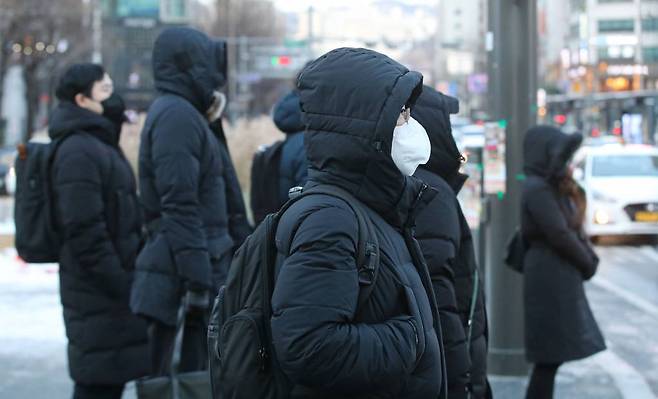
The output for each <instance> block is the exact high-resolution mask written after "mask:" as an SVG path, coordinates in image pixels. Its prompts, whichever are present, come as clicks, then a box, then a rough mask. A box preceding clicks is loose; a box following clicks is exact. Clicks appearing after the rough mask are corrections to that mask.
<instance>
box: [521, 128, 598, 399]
mask: <svg viewBox="0 0 658 399" xmlns="http://www.w3.org/2000/svg"><path fill="white" fill-rule="evenodd" d="M582 139H583V138H582V136H581V135H580V134H571V135H567V134H564V133H562V132H561V131H560V130H558V129H557V128H555V127H551V126H536V127H533V128H531V129H530V130H528V132H527V133H526V135H525V139H524V143H523V153H524V172H525V174H526V176H527V178H526V180H525V182H524V184H523V191H522V197H521V232H522V234H523V238H524V239H525V241H526V242H527V245H528V249H527V252H526V253H525V257H524V269H523V270H524V271H523V278H524V294H523V297H524V313H525V342H526V358H527V359H528V361H529V362H530V363H533V364H534V365H535V367H534V370H533V374H532V377H531V380H530V384H529V387H528V393H527V398H529V399H534V398H550V397H552V392H553V380H554V378H555V373H556V372H557V368H558V367H559V365H560V364H562V363H564V362H567V361H570V360H576V359H582V358H585V357H587V356H591V355H593V354H595V353H597V352H600V351H602V350H604V349H605V342H604V340H603V336H602V335H601V331H600V330H599V327H598V325H597V323H596V320H595V319H594V316H593V315H592V311H591V309H590V307H589V304H588V302H587V297H586V296H585V290H584V288H583V281H584V280H588V279H589V278H591V277H592V276H593V275H594V273H595V272H596V268H597V265H598V261H599V259H598V257H597V256H596V254H595V253H594V251H593V250H592V247H591V244H590V243H589V241H588V239H587V237H586V236H585V234H584V233H583V231H582V228H581V225H582V221H580V222H579V221H578V220H576V219H577V212H576V206H575V204H574V202H573V201H572V200H571V199H570V198H569V196H567V195H564V194H562V193H561V190H560V186H561V183H562V182H563V181H564V180H565V179H570V176H569V172H568V162H569V159H570V158H571V157H572V156H573V154H574V152H575V151H576V150H577V149H578V147H579V146H580V143H581V142H582Z"/></svg>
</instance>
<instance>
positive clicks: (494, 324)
mask: <svg viewBox="0 0 658 399" xmlns="http://www.w3.org/2000/svg"><path fill="white" fill-rule="evenodd" d="M487 50H488V52H489V53H488V55H489V57H488V59H489V96H490V97H489V109H490V111H491V116H492V118H493V119H494V120H498V121H505V122H502V124H503V125H504V126H506V137H505V145H506V148H505V153H506V160H505V166H506V172H507V180H506V184H505V189H506V192H505V193H504V195H489V196H487V197H486V200H485V220H486V222H485V227H484V241H485V243H484V247H485V253H484V259H485V289H486V294H487V311H488V316H489V365H488V371H489V373H490V374H495V375H525V374H526V373H527V370H528V366H527V364H526V361H525V354H524V331H523V286H522V283H523V279H522V276H520V275H518V274H516V273H515V272H513V271H511V270H510V269H509V268H508V267H506V266H505V265H504V264H503V257H504V252H505V246H506V243H507V240H508V238H509V237H510V236H511V235H512V234H513V232H514V230H515V229H516V227H517V226H518V224H519V222H520V189H521V183H522V180H523V154H522V150H523V135H524V132H525V131H526V130H527V129H528V128H529V127H530V126H531V125H533V124H535V123H536V103H537V102H536V93H537V3H536V0H489V33H488V34H487ZM484 173H485V175H486V173H487V171H486V170H485V171H484Z"/></svg>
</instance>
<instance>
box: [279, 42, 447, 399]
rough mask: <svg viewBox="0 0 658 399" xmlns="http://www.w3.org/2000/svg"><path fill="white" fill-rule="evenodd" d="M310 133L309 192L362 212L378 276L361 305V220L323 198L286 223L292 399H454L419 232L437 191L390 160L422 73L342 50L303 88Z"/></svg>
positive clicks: (305, 202) (283, 295)
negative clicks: (338, 192)
mask: <svg viewBox="0 0 658 399" xmlns="http://www.w3.org/2000/svg"><path fill="white" fill-rule="evenodd" d="M298 88H299V92H300V98H301V105H302V111H303V114H304V119H305V123H306V125H307V127H308V130H307V131H306V133H305V138H304V140H305V147H306V153H307V156H308V159H309V164H310V167H309V175H308V177H309V180H308V182H307V184H306V186H305V189H308V188H309V187H314V186H316V185H334V186H337V187H340V188H342V189H344V190H347V191H348V192H350V193H351V194H352V195H354V196H355V197H356V199H357V200H358V201H360V202H361V203H362V204H363V205H364V208H365V210H366V211H367V213H368V214H369V215H370V218H371V220H372V222H373V224H374V225H375V229H376V230H377V238H378V240H379V245H380V258H379V259H380V263H379V265H378V275H377V278H376V279H375V281H374V288H373V290H372V293H371V294H370V295H369V296H368V299H367V301H366V302H365V303H364V305H363V306H362V307H360V308H358V307H357V297H358V294H359V276H358V274H357V267H356V253H355V252H356V247H357V240H358V239H357V236H358V233H357V220H356V215H355V214H354V213H353V211H352V210H351V209H350V207H349V206H348V205H347V204H346V203H345V202H343V201H342V200H340V199H337V198H334V197H330V196H326V195H317V194H316V195H311V196H308V197H304V198H302V199H301V200H299V201H298V202H296V203H295V204H294V205H292V206H291V208H289V209H288V210H287V211H286V212H285V214H284V215H283V216H282V219H281V221H280V223H279V226H278V229H277V233H276V237H277V239H276V244H277V250H278V252H279V257H280V259H281V260H282V262H279V263H278V266H277V274H276V281H275V285H274V294H273V297H272V310H273V316H272V320H271V326H272V335H273V347H274V350H275V354H276V358H277V361H278V363H279V365H280V367H281V370H282V371H283V372H284V374H285V375H286V376H287V377H288V378H289V380H290V381H291V383H292V385H293V391H292V397H293V398H309V399H310V398H314V399H317V398H419V399H420V398H438V397H445V389H444V388H445V387H444V382H445V379H444V378H442V376H443V375H444V374H445V371H444V365H443V360H442V348H441V338H440V331H441V329H440V321H439V318H438V310H437V309H436V305H435V303H434V299H433V293H432V287H431V281H430V280H429V273H428V272H427V269H426V265H425V264H424V262H423V261H422V254H421V253H420V249H419V248H418V244H417V242H416V241H415V240H414V239H413V237H412V235H411V227H412V226H413V224H414V219H415V216H416V214H417V213H418V212H419V211H420V209H422V207H423V206H424V205H426V204H427V203H428V202H429V201H431V199H432V198H433V196H434V195H435V192H434V190H433V189H431V188H429V187H427V185H425V184H424V183H422V182H421V181H419V180H418V179H415V178H413V177H407V176H404V175H403V174H402V173H401V172H400V170H399V169H398V168H397V167H396V165H395V163H394V162H393V160H392V157H391V145H392V140H393V130H394V128H395V126H396V121H397V119H398V117H399V116H400V111H401V109H402V107H403V106H404V105H405V104H406V105H410V106H412V107H413V102H414V100H415V98H416V97H417V96H418V94H419V93H420V91H421V90H422V76H421V75H420V74H419V73H417V72H412V71H409V70H407V68H405V67H404V66H402V65H400V64H399V63H397V62H395V61H393V60H391V59H390V58H388V57H386V56H384V55H382V54H379V53H376V52H374V51H371V50H365V49H354V48H340V49H336V50H333V51H331V52H329V53H327V54H325V55H323V56H322V57H320V58H319V59H317V60H315V61H314V62H312V63H310V64H309V65H308V66H307V67H306V68H305V69H304V70H303V71H302V73H301V76H300V78H299V80H298Z"/></svg>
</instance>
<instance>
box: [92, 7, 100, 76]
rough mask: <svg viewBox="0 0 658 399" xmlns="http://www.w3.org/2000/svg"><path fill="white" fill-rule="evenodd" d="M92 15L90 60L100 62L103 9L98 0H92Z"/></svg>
mask: <svg viewBox="0 0 658 399" xmlns="http://www.w3.org/2000/svg"><path fill="white" fill-rule="evenodd" d="M92 7H93V11H92V12H93V15H92V22H91V30H92V36H91V40H92V46H93V51H92V54H91V62H93V63H95V64H101V63H102V62H103V51H102V44H103V10H102V9H101V4H100V0H93V3H92Z"/></svg>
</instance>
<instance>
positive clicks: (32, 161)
mask: <svg viewBox="0 0 658 399" xmlns="http://www.w3.org/2000/svg"><path fill="white" fill-rule="evenodd" d="M64 139H65V138H59V139H56V140H53V141H51V142H50V143H33V142H30V143H26V144H21V145H19V146H18V156H17V157H16V163H15V170H16V193H15V206H14V223H15V226H16V236H15V240H16V250H17V251H18V255H19V256H20V257H21V258H22V259H23V260H24V261H26V262H29V263H53V262H58V261H59V250H60V238H59V234H58V233H57V229H56V222H55V209H54V200H53V190H52V182H51V180H50V173H51V167H52V162H53V159H54V158H55V152H56V151H57V148H58V147H59V146H60V144H61V143H62V142H63V141H64Z"/></svg>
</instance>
